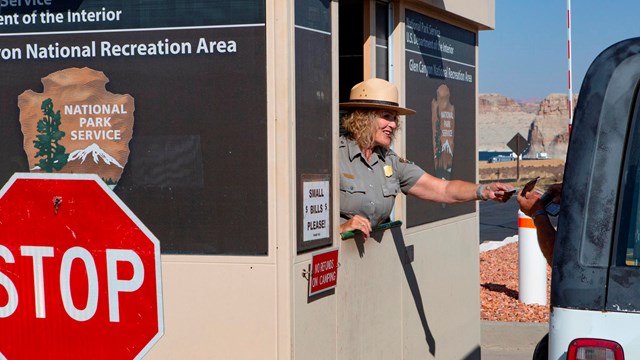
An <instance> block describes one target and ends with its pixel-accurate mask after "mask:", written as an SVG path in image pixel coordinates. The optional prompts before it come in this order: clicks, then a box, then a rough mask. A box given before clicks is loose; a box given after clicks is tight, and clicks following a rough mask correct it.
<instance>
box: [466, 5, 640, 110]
mask: <svg viewBox="0 0 640 360" xmlns="http://www.w3.org/2000/svg"><path fill="white" fill-rule="evenodd" d="M495 7H496V8H495V16H496V19H495V30H487V31H480V35H479V38H478V44H479V50H478V53H479V57H478V71H479V73H478V84H479V85H478V86H479V91H480V93H499V94H502V95H505V96H508V97H511V98H514V99H516V100H528V99H542V98H544V97H546V96H547V95H549V94H551V93H563V94H568V93H569V84H568V69H569V61H568V58H567V57H568V55H567V2H566V0H495ZM632 37H640V0H611V1H604V0H573V1H571V51H572V54H571V66H572V80H573V89H572V90H573V93H574V94H577V93H579V91H580V86H581V84H582V79H583V78H584V76H585V74H586V72H587V70H588V68H589V66H590V65H591V63H592V62H593V60H594V59H595V58H596V57H597V56H598V54H600V53H601V52H602V51H603V50H605V49H606V48H608V47H609V46H611V45H613V44H615V43H617V42H619V41H622V40H625V39H629V38H632Z"/></svg>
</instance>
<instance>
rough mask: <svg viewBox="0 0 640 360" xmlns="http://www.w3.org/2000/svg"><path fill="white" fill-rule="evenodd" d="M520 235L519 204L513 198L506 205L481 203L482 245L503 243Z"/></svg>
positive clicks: (493, 202)
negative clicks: (488, 242) (487, 242)
mask: <svg viewBox="0 0 640 360" xmlns="http://www.w3.org/2000/svg"><path fill="white" fill-rule="evenodd" d="M513 235H518V202H517V201H516V199H515V197H512V198H511V199H509V201H507V202H506V203H504V204H502V203H498V202H495V201H481V202H480V243H482V242H484V241H502V240H504V239H505V238H507V237H510V236H513Z"/></svg>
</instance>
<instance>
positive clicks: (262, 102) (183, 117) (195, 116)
mask: <svg viewBox="0 0 640 360" xmlns="http://www.w3.org/2000/svg"><path fill="white" fill-rule="evenodd" d="M0 7H1V11H0V64H1V66H0V79H2V81H1V82H0V134H1V135H2V141H0V154H2V155H0V183H4V182H5V181H7V180H8V179H9V178H10V176H11V175H12V174H13V173H15V172H51V173H95V174H98V176H100V177H101V178H102V179H103V180H104V181H105V183H107V184H108V185H109V186H111V187H112V188H113V189H114V191H115V192H116V194H117V195H118V196H119V197H120V198H121V199H122V200H123V201H124V202H125V203H126V204H127V206H128V207H129V208H130V209H131V210H132V211H133V212H134V213H135V214H136V215H137V216H138V217H139V218H140V219H141V221H142V222H143V223H144V224H145V225H146V226H147V227H148V228H149V229H150V230H151V231H152V232H153V233H154V234H155V235H156V236H157V237H158V239H159V240H160V242H161V248H162V252H163V253H174V254H234V255H262V256H264V255H267V249H268V235H267V234H268V231H267V230H268V224H267V221H268V207H267V201H268V199H267V194H268V189H267V183H268V179H267V102H266V98H267V95H266V93H267V86H266V30H265V29H266V26H265V21H266V19H265V1H264V0H190V1H180V0H155V1H140V0H128V1H122V0H66V1H58V0H55V1H49V0H41V1H24V0H23V1H2V5H1V6H0ZM248 224H250V226H248Z"/></svg>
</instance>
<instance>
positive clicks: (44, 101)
mask: <svg viewBox="0 0 640 360" xmlns="http://www.w3.org/2000/svg"><path fill="white" fill-rule="evenodd" d="M108 82H109V79H108V78H107V77H106V76H105V74H104V73H103V72H101V71H96V70H93V69H90V68H82V69H80V68H68V69H64V70H60V71H57V72H54V73H52V74H49V75H48V76H46V77H44V78H43V79H42V84H43V85H44V91H43V92H42V93H36V92H34V91H33V90H26V91H24V92H23V93H22V94H20V96H18V107H19V108H20V124H21V126H22V133H23V135H24V150H25V152H26V154H27V157H28V160H29V169H30V171H31V172H45V173H54V172H57V173H89V174H97V175H98V176H99V177H100V178H102V180H104V181H105V182H106V183H107V184H108V185H110V186H111V187H113V186H115V185H116V184H117V182H118V180H120V177H121V176H122V172H123V171H124V167H125V165H126V164H127V161H128V158H129V141H130V140H131V138H132V136H133V121H134V118H133V112H134V110H135V105H134V100H133V97H131V95H128V94H125V95H120V94H113V93H111V92H108V91H107V90H106V84H107V83H108Z"/></svg>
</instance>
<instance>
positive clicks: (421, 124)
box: [405, 10, 476, 227]
mask: <svg viewBox="0 0 640 360" xmlns="http://www.w3.org/2000/svg"><path fill="white" fill-rule="evenodd" d="M405 19H406V31H407V33H406V34H405V35H406V47H405V55H406V56H405V57H406V69H407V71H406V89H405V90H406V99H407V101H406V104H407V107H409V108H411V109H415V110H416V111H417V114H416V115H413V116H407V117H406V129H405V131H406V140H407V147H406V151H407V154H406V155H407V158H408V159H409V160H411V161H414V162H415V163H416V164H418V165H419V166H420V167H422V168H423V169H424V170H425V171H426V172H428V173H429V174H432V175H434V176H437V177H439V178H444V179H447V180H453V179H458V180H466V181H471V182H473V181H475V159H476V141H475V139H476V129H475V114H476V105H475V104H476V101H475V99H476V80H475V73H476V72H475V66H476V56H475V46H476V34H475V33H473V32H470V31H467V30H464V29H461V28H458V27H456V26H453V25H451V24H448V23H445V22H443V21H440V20H437V19H434V18H431V17H428V16H425V15H422V14H420V13H417V12H414V11H411V10H407V11H406V17H405ZM474 211H475V204H474V203H464V204H455V205H444V204H436V203H431V202H425V201H422V200H418V199H415V198H412V197H408V198H407V226H408V227H411V226H416V225H421V224H426V223H430V222H433V221H437V220H442V219H447V218H450V217H454V216H458V215H462V214H466V213H471V212H474Z"/></svg>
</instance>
